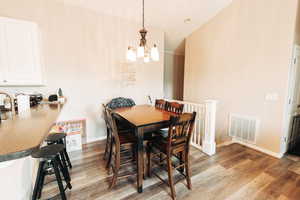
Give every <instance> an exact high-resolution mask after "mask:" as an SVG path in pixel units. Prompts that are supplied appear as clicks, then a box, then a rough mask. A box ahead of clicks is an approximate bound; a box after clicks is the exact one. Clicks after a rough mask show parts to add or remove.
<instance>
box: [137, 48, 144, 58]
mask: <svg viewBox="0 0 300 200" xmlns="http://www.w3.org/2000/svg"><path fill="white" fill-rule="evenodd" d="M144 55H145V48H144V47H143V46H139V47H138V49H137V57H138V58H141V57H144Z"/></svg>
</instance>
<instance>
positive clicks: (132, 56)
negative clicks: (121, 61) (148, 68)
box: [127, 47, 136, 62]
mask: <svg viewBox="0 0 300 200" xmlns="http://www.w3.org/2000/svg"><path fill="white" fill-rule="evenodd" d="M127 60H128V61H131V62H134V61H136V54H135V52H134V51H133V50H132V48H131V47H128V50H127Z"/></svg>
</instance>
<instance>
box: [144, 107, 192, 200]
mask: <svg viewBox="0 0 300 200" xmlns="http://www.w3.org/2000/svg"><path fill="white" fill-rule="evenodd" d="M195 117H196V112H194V113H184V114H182V115H180V116H177V117H171V119H170V126H169V132H168V137H162V136H157V137H156V138H155V140H153V141H152V142H149V143H148V145H147V159H148V167H147V170H148V176H149V177H150V176H151V172H152V163H153V164H155V165H157V166H158V168H162V169H165V170H166V171H167V172H168V182H167V181H165V180H164V179H163V178H161V177H160V176H159V175H158V174H157V173H156V172H154V171H153V174H154V175H156V176H157V177H158V178H159V179H160V180H162V181H163V182H165V183H167V185H169V187H170V189H171V196H172V198H173V199H176V193H175V188H174V185H175V184H176V183H174V180H173V170H174V169H175V170H177V171H178V172H179V173H180V174H181V175H182V176H183V177H185V178H186V181H187V187H188V189H191V188H192V184H191V177H190V176H191V174H190V163H189V151H190V140H191V135H192V132H193V129H194V123H195ZM161 153H163V154H164V155H165V157H164V159H161V158H160V155H161Z"/></svg>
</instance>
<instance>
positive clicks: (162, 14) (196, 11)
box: [64, 0, 232, 53]
mask: <svg viewBox="0 0 300 200" xmlns="http://www.w3.org/2000/svg"><path fill="white" fill-rule="evenodd" d="M64 1H65V3H71V4H74V5H77V6H82V7H85V8H89V9H93V10H96V11H98V12H102V13H104V14H107V15H112V16H118V17H123V18H126V19H128V20H132V21H136V22H139V23H141V15H142V13H141V12H142V11H141V9H142V0H64ZM231 2H232V0H145V25H146V27H147V26H149V25H150V26H153V27H157V28H160V29H162V30H163V31H165V50H167V51H176V52H177V53H183V52H184V45H183V44H184V43H183V41H184V38H185V37H186V36H188V35H189V34H190V33H192V32H193V31H194V30H195V29H197V28H199V27H200V26H201V25H203V24H204V23H206V22H207V21H209V19H210V18H212V17H214V16H215V15H216V14H217V13H218V12H219V11H220V10H222V9H223V8H225V7H226V6H228V5H229V4H230V3H231ZM188 18H189V19H191V21H190V22H189V23H185V22H184V20H185V19H188Z"/></svg>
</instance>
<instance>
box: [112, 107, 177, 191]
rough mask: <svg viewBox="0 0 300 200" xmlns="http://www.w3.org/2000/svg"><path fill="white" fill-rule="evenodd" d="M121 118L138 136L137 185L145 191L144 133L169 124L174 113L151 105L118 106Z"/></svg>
mask: <svg viewBox="0 0 300 200" xmlns="http://www.w3.org/2000/svg"><path fill="white" fill-rule="evenodd" d="M114 113H116V114H117V115H116V117H117V118H119V120H123V121H126V122H127V123H128V124H129V125H130V126H131V127H132V128H133V129H134V134H135V136H136V137H137V154H138V155H137V157H138V158H137V161H138V162H137V169H138V170H137V171H138V176H137V187H138V192H139V193H141V192H143V175H144V144H143V143H144V135H145V134H150V133H151V132H153V131H157V130H159V129H161V128H166V127H168V125H169V120H170V117H171V115H174V114H172V113H171V112H167V111H164V110H161V109H157V108H155V107H154V106H151V105H137V106H133V107H127V108H118V109H116V110H115V111H114Z"/></svg>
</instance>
